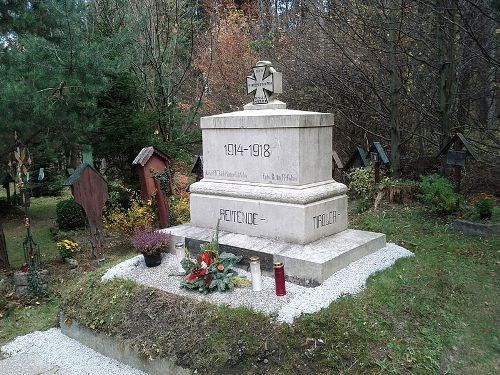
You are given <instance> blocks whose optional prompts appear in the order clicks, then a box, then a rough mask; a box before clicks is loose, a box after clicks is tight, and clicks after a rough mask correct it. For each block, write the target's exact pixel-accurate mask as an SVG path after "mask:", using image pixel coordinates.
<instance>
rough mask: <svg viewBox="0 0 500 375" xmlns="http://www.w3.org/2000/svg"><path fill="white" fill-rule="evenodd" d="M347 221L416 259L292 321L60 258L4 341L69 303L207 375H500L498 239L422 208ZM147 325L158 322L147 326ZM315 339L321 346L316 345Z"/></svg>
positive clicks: (10, 315)
mask: <svg viewBox="0 0 500 375" xmlns="http://www.w3.org/2000/svg"><path fill="white" fill-rule="evenodd" d="M42 202H45V203H44V204H42ZM48 202H49V201H40V205H39V206H38V207H40V208H39V209H38V210H39V211H38V212H39V215H40V217H43V216H44V212H45V213H50V212H53V211H51V208H49V207H47V206H48V205H50V204H49V203H48ZM51 204H52V205H54V204H55V201H54V200H53V201H52V203H51ZM42 207H44V208H42ZM353 211H354V210H353ZM49 216H50V214H49ZM350 219H351V220H350V226H351V227H353V228H360V229H364V230H371V231H378V232H383V233H386V234H387V238H388V241H391V242H397V241H404V243H405V244H406V247H407V248H409V250H411V251H413V252H414V253H415V257H413V258H408V259H402V260H399V261H398V262H397V263H396V264H395V265H394V266H393V267H392V268H390V269H387V270H384V271H382V272H378V273H377V274H375V275H373V276H372V277H371V278H370V279H369V280H368V285H367V289H366V290H365V291H364V292H362V293H360V294H359V295H356V296H345V297H343V298H340V299H339V300H337V301H335V302H334V303H332V304H331V305H330V306H329V307H328V308H326V309H323V310H321V311H320V312H318V313H315V314H307V315H304V316H302V317H300V318H299V319H297V320H296V321H295V322H294V324H293V325H285V324H277V323H275V322H273V321H270V320H269V319H267V318H265V317H264V316H262V315H260V314H255V313H253V312H250V311H248V310H246V309H230V308H216V307H214V306H207V305H200V304H193V303H190V302H189V300H183V299H179V298H177V297H176V296H172V295H169V294H166V293H162V292H157V291H155V290H153V289H150V288H142V287H136V286H134V285H131V284H133V283H130V282H124V281H115V282H112V283H108V284H104V285H103V284H101V283H100V282H98V281H97V280H98V277H99V274H101V273H102V272H104V267H102V268H101V269H99V270H98V271H97V272H92V269H91V268H88V269H86V270H87V271H89V272H86V273H84V274H79V275H74V274H72V273H70V272H68V271H67V270H65V267H61V266H60V263H58V261H57V260H53V261H51V262H52V263H49V265H50V267H49V268H50V270H51V273H52V278H53V280H52V283H51V293H52V294H51V295H52V296H53V298H52V299H51V300H50V301H48V302H46V303H42V304H41V305H36V304H33V305H31V306H29V307H24V306H22V305H19V306H18V307H17V306H14V307H12V306H11V307H10V308H9V309H4V310H3V314H4V316H3V318H1V319H0V342H2V343H3V342H5V341H8V340H10V339H12V338H13V337H14V336H15V335H17V334H23V333H25V332H29V331H31V330H34V329H45V328H46V327H49V326H51V325H54V324H55V320H56V314H57V311H58V310H59V307H60V306H61V305H62V306H63V309H64V310H65V312H66V314H67V315H69V316H70V317H71V318H73V319H77V320H78V321H79V322H80V323H83V324H86V325H87V326H89V327H93V328H95V329H97V330H100V331H103V332H107V333H109V334H114V335H116V334H119V333H122V334H124V335H125V337H127V338H128V339H129V340H131V341H132V342H135V343H136V344H137V345H138V349H139V350H142V351H143V352H144V353H145V354H147V355H167V356H170V355H175V356H176V357H177V359H178V363H179V364H181V365H183V366H189V367H191V368H196V369H198V371H199V372H201V373H234V372H224V371H238V373H240V374H254V373H255V374H278V373H282V374H295V373H296V374H332V373H349V374H351V373H352V374H366V373H372V374H379V373H388V374H390V373H395V374H398V373H400V374H429V373H458V374H493V373H498V372H499V371H500V368H499V363H500V355H499V353H500V343H499V333H500V332H499V325H498V317H499V316H500V309H499V306H500V304H499V302H498V301H500V298H499V297H500V293H499V291H500V288H499V286H500V285H499V277H498V276H499V264H500V239H499V238H498V237H496V238H494V239H491V238H490V239H485V238H480V237H476V236H464V235H462V234H460V233H457V232H455V231H453V229H452V228H451V225H450V224H451V222H452V220H453V218H440V217H437V216H434V215H431V214H428V213H427V212H426V211H425V209H424V208H423V207H421V206H419V205H415V206H412V207H402V206H383V207H382V208H381V209H379V210H378V211H375V212H374V211H368V212H365V213H362V214H355V213H351V215H350ZM10 225H12V224H9V228H10V229H9V231H6V236H7V238H8V241H12V239H9V236H10V233H12V232H11V231H10V230H11V228H13V227H12V226H10ZM34 225H35V224H34ZM49 226H50V225H48V227H49ZM48 227H47V231H48ZM14 228H15V226H14ZM14 233H16V231H14ZM9 243H11V242H9ZM47 243H48V241H47ZM54 251H55V250H54ZM121 257H123V254H122V255H120V254H117V255H115V256H113V255H112V254H110V257H109V259H110V261H112V262H116V261H117V259H120V258H121ZM110 264H111V263H108V264H106V265H105V267H106V268H107V267H108V266H109V265H110ZM1 301H2V300H0V309H1V308H2V306H1V303H2V302H1ZM3 301H4V302H3V303H4V304H6V303H8V302H7V300H6V299H5V298H4V299H3ZM150 306H155V308H154V309H153V308H149V307H150ZM0 311H1V310H0ZM146 314H147V315H146ZM150 319H153V320H154V321H155V322H158V325H152V326H151V327H145V326H144V325H143V324H144V321H147V320H150ZM311 338H313V339H318V338H320V339H322V340H323V341H324V345H323V346H318V347H316V348H314V347H311V346H310V342H311V340H309V339H311ZM173 342H175V343H176V345H172V343H173ZM153 348H154V350H153ZM264 360H265V361H264Z"/></svg>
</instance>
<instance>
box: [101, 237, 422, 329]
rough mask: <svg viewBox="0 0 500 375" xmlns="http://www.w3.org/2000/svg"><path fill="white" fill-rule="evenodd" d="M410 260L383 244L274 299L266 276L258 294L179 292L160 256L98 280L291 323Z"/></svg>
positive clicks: (169, 264)
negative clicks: (158, 260) (159, 261)
mask: <svg viewBox="0 0 500 375" xmlns="http://www.w3.org/2000/svg"><path fill="white" fill-rule="evenodd" d="M410 256H413V253H412V252H410V251H408V250H406V249H405V248H403V247H401V246H397V245H395V244H387V246H386V247H384V248H383V249H380V250H379V251H377V252H375V253H373V254H370V255H368V256H366V257H364V258H362V259H360V260H358V261H356V262H354V263H351V264H350V265H349V266H348V267H346V268H343V269H341V270H340V271H337V272H336V273H334V274H333V275H332V276H330V278H328V279H327V280H326V281H325V282H323V284H321V285H320V286H318V287H316V288H306V287H303V286H300V285H296V284H292V283H288V282H287V283H286V291H287V294H286V296H283V297H277V296H276V295H275V293H274V279H273V278H272V277H266V276H263V277H262V283H263V290H262V291H260V292H253V291H252V289H251V287H245V288H235V290H234V291H233V292H230V293H218V292H214V293H211V294H209V295H203V294H200V293H197V292H193V291H189V290H186V289H181V288H180V287H179V284H180V282H181V279H182V276H181V275H180V274H179V273H178V271H176V263H177V260H176V258H175V256H174V255H172V254H163V261H162V264H161V265H160V266H158V267H152V268H148V267H146V266H145V264H144V260H143V257H142V255H138V256H136V257H134V258H131V259H129V260H127V261H125V262H122V263H120V264H118V265H116V266H115V267H113V268H111V269H109V270H108V272H106V274H105V275H104V276H103V277H102V281H103V282H105V281H107V280H110V279H112V278H122V279H130V280H134V281H135V282H137V283H139V284H143V285H147V286H151V287H154V288H158V289H161V290H164V291H166V292H169V293H174V294H178V295H181V296H187V297H190V298H193V299H197V300H207V301H209V302H211V303H217V304H225V305H229V306H232V307H238V306H246V307H248V308H251V309H253V310H256V311H261V312H264V313H266V314H269V315H273V316H276V317H277V319H278V320H280V321H283V322H287V323H291V322H293V320H294V319H295V318H296V317H298V316H299V315H300V314H302V313H312V312H316V311H319V310H320V309H322V308H323V307H327V306H328V305H329V304H330V303H331V302H332V301H334V300H335V299H337V298H339V297H340V296H342V295H345V294H356V293H359V292H360V291H362V290H363V288H364V286H365V283H366V280H367V279H368V277H369V276H370V275H372V274H374V273H375V272H377V271H380V270H383V269H385V268H387V267H390V266H391V265H392V264H394V262H395V261H396V260H397V259H399V258H405V257H410ZM285 271H286V270H285ZM239 273H240V275H241V276H247V277H248V278H249V279H250V273H249V272H246V271H243V270H241V271H240V272H239Z"/></svg>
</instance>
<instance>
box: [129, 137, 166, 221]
mask: <svg viewBox="0 0 500 375" xmlns="http://www.w3.org/2000/svg"><path fill="white" fill-rule="evenodd" d="M170 163H171V160H170V158H169V157H168V156H167V155H165V154H164V153H163V152H161V151H159V150H157V149H156V148H154V147H144V148H143V149H142V150H141V152H139V154H137V156H136V157H135V159H134V161H133V162H132V165H133V166H135V169H136V170H137V173H138V174H139V181H140V184H141V196H142V199H143V200H144V201H147V200H149V199H151V198H153V197H156V204H157V206H158V219H159V221H160V227H161V228H167V227H169V226H170V210H169V206H168V201H167V197H166V196H165V194H164V193H163V191H162V190H161V187H160V182H159V181H158V180H157V179H156V178H155V177H154V173H159V174H162V173H165V171H167V172H168V170H169V167H170ZM168 193H169V194H171V193H172V183H171V182H170V184H169V192H168Z"/></svg>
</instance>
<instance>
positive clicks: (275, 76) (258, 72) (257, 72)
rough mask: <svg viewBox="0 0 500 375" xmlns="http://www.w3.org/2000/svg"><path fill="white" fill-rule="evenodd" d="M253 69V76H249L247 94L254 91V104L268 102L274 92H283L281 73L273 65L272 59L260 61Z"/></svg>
mask: <svg viewBox="0 0 500 375" xmlns="http://www.w3.org/2000/svg"><path fill="white" fill-rule="evenodd" d="M252 70H253V76H248V77H247V94H251V93H254V97H253V104H268V103H269V102H270V101H272V96H273V94H280V93H282V92H283V90H282V85H281V73H280V72H277V71H276V70H275V69H274V68H273V67H272V66H271V62H270V61H259V62H257V65H256V66H254V67H253V68H252Z"/></svg>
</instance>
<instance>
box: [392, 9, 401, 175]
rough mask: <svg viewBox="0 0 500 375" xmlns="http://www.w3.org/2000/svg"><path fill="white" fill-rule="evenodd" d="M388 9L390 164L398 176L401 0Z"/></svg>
mask: <svg viewBox="0 0 500 375" xmlns="http://www.w3.org/2000/svg"><path fill="white" fill-rule="evenodd" d="M389 4H390V5H389V6H390V9H389V25H390V30H389V39H390V44H391V54H390V71H391V73H390V77H391V78H390V103H389V108H390V114H389V124H390V129H391V166H392V169H393V173H394V176H396V177H398V176H399V171H400V169H401V150H400V148H399V146H400V144H401V129H400V127H399V104H400V100H399V99H400V94H399V92H400V90H401V79H400V77H399V65H398V55H397V54H398V51H397V48H398V43H399V32H398V30H399V22H398V15H400V14H401V0H392V1H391V2H390V3H389Z"/></svg>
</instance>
